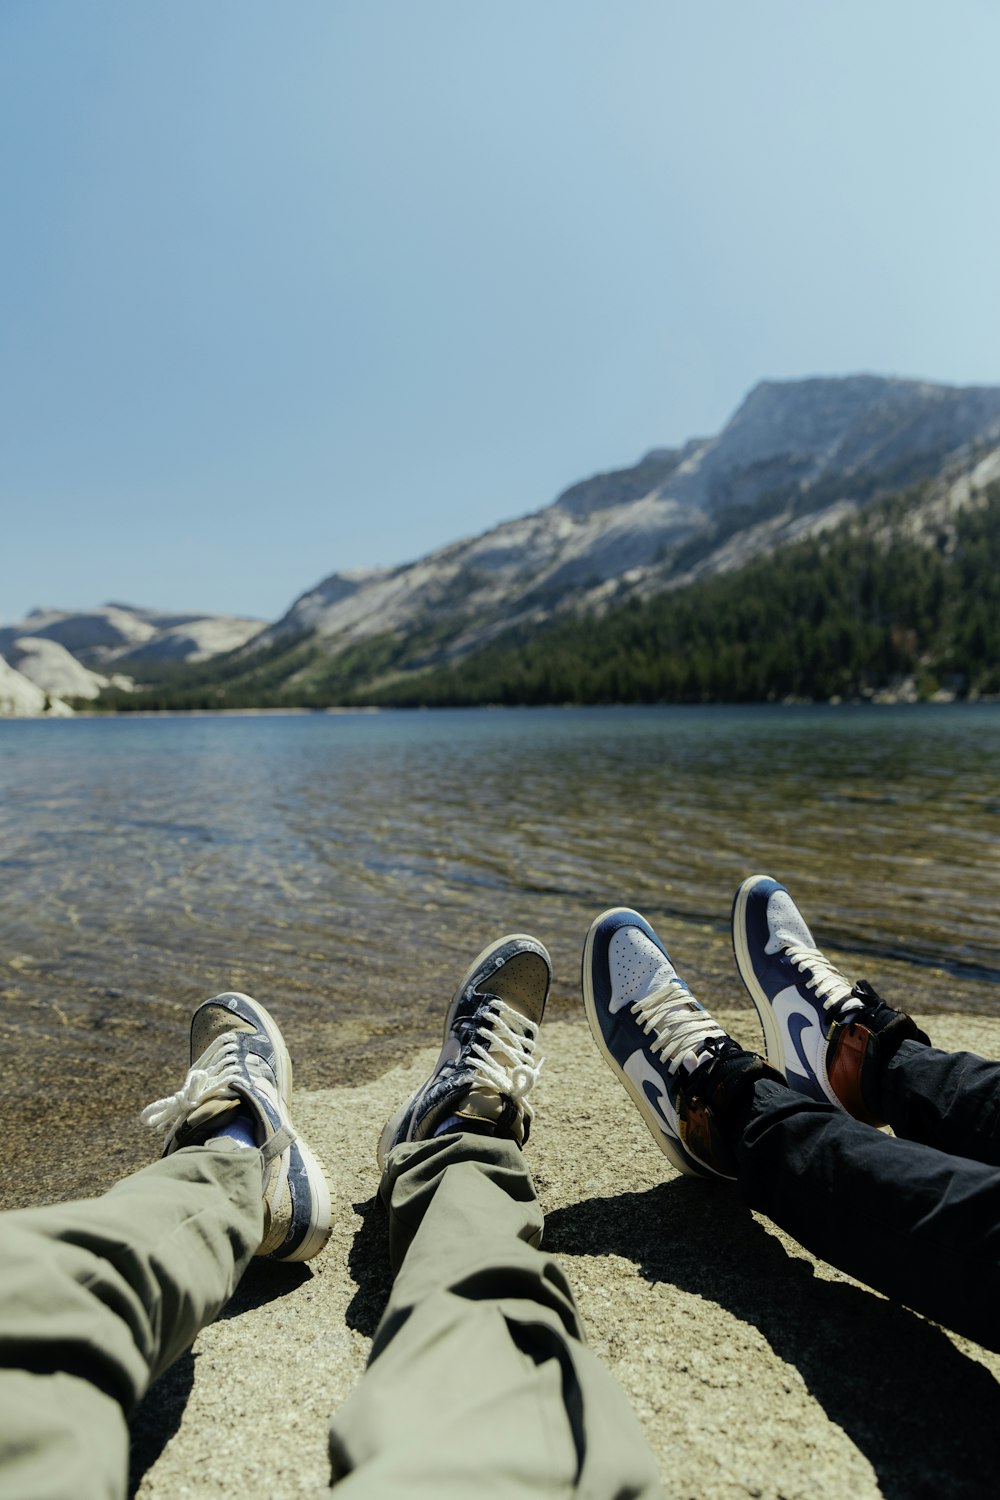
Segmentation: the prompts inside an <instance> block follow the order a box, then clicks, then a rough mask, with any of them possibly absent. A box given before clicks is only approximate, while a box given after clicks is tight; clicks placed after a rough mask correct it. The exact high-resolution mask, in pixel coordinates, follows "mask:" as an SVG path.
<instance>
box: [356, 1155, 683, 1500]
mask: <svg viewBox="0 0 1000 1500" xmlns="http://www.w3.org/2000/svg"><path fill="white" fill-rule="evenodd" d="M382 1196H383V1198H384V1200H385V1202H386V1204H387V1206H388V1209H389V1238H390V1253H391V1257H392V1261H393V1265H394V1267H395V1268H398V1274H397V1276H396V1282H395V1285H394V1287H393V1290H392V1295H391V1297H390V1299H389V1304H388V1306H387V1308H386V1311H385V1314H384V1316H383V1318H382V1321H381V1323H380V1325H379V1329H378V1332H377V1334H376V1336H375V1341H374V1344H373V1347H372V1354H371V1361H370V1363H369V1367H368V1370H367V1371H366V1373H365V1376H364V1378H363V1380H362V1381H361V1382H360V1384H359V1385H358V1387H357V1389H356V1390H355V1391H354V1392H353V1393H352V1394H351V1396H350V1397H349V1399H348V1400H347V1402H345V1404H344V1406H343V1407H342V1408H341V1409H340V1411H339V1412H338V1413H337V1414H336V1416H335V1417H334V1419H333V1422H332V1424H331V1429H330V1454H331V1464H332V1471H333V1478H334V1482H335V1483H337V1484H338V1496H343V1500H347V1497H348V1496H351V1497H361V1496H371V1497H372V1500H374V1497H376V1496H378V1497H384V1496H387V1495H396V1494H399V1495H404V1494H405V1495H406V1496H407V1500H449V1497H452V1496H454V1497H455V1500H468V1497H469V1496H475V1497H476V1500H486V1497H490V1496H498V1497H499V1496H503V1497H505V1500H517V1497H524V1500H528V1497H531V1500H539V1497H544V1496H569V1495H582V1496H587V1497H592V1500H608V1497H612V1496H614V1497H619V1500H626V1497H639V1496H644V1497H646V1496H658V1495H660V1494H661V1493H662V1492H661V1489H660V1484H659V1479H658V1477H657V1471H656V1464H655V1461H654V1459H653V1456H652V1453H651V1452H650V1450H649V1448H648V1446H647V1444H646V1441H645V1438H644V1437H643V1434H642V1431H641V1429H640V1427H639V1424H638V1422H637V1421H636V1418H635V1416H634V1414H633V1412H632V1410H631V1408H630V1407H629V1405H628V1402H627V1401H626V1399H625V1396H624V1394H623V1392H622V1391H621V1389H620V1388H619V1386H618V1385H617V1384H616V1382H615V1381H614V1380H613V1378H612V1377H611V1375H610V1373H609V1372H608V1371H607V1370H606V1369H605V1368H604V1366H603V1365H602V1364H601V1363H600V1362H599V1361H598V1360H597V1359H595V1357H594V1356H593V1355H592V1354H591V1353H590V1351H589V1350H588V1349H587V1348H586V1345H585V1342H584V1337H585V1336H584V1332H583V1328H582V1325H581V1323H580V1318H579V1314H578V1313H577V1310H576V1306H575V1304H574V1302H573V1296H572V1293H571V1291H570V1288H569V1285H568V1283H567V1281H566V1278H565V1276H564V1275H563V1272H562V1270H561V1268H560V1267H559V1265H558V1263H557V1262H556V1261H555V1260H554V1259H553V1258H552V1257H551V1256H548V1255H546V1254H544V1252H543V1251H541V1250H540V1249H539V1248H538V1245H539V1241H540V1239H541V1232H542V1215H541V1210H540V1209H539V1207H538V1203H537V1200H536V1198H535V1190H534V1185H533V1183H532V1181H531V1177H530V1174H529V1173H528V1170H527V1168H526V1167H525V1165H524V1162H523V1160H522V1158H521V1153H520V1152H519V1150H518V1149H517V1147H516V1146H515V1145H514V1144H513V1143H512V1142H510V1141H503V1140H495V1139H493V1138H491V1137H486V1136H478V1135H467V1134H463V1135H449V1136H442V1137H439V1138H437V1139H435V1140H431V1141H423V1142H419V1143H417V1144H413V1145H408V1146H401V1147H397V1148H396V1150H395V1151H393V1152H392V1153H391V1155H390V1158H389V1162H388V1164H387V1168H386V1174H385V1177H384V1179H383V1183H382Z"/></svg>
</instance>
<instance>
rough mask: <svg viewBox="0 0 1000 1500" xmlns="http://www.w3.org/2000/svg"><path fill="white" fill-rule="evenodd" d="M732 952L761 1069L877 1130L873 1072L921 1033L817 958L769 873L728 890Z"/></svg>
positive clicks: (922, 1038) (863, 984) (862, 984)
mask: <svg viewBox="0 0 1000 1500" xmlns="http://www.w3.org/2000/svg"><path fill="white" fill-rule="evenodd" d="M733 952H734V953H735V955H736V967H737V968H738V969H739V971H740V977H741V978H742V980H743V983H744V984H745V985H746V987H747V990H748V992H749V995H750V999H751V1000H752V1001H753V1003H754V1007H755V1009H756V1011H757V1014H758V1016H759V1017H760V1024H761V1027H762V1029H763V1032H764V1046H765V1049H766V1052H767V1058H768V1061H769V1062H770V1063H771V1064H773V1066H774V1067H775V1068H777V1069H778V1070H779V1072H781V1073H783V1074H784V1076H785V1080H786V1082H787V1084H788V1086H789V1088H792V1089H795V1090H796V1092H798V1093H800V1094H807V1095H808V1096H809V1098H811V1099H819V1100H828V1101H829V1102H830V1103H831V1104H837V1105H839V1106H840V1108H841V1109H843V1110H846V1111H847V1113H848V1114H850V1115H853V1116H854V1117H855V1119H858V1120H864V1121H865V1122H866V1123H867V1124H869V1125H883V1124H885V1121H884V1119H882V1118H880V1116H881V1113H882V1111H881V1109H880V1107H879V1104H878V1079H879V1075H880V1072H881V1068H882V1066H883V1065H884V1063H885V1062H886V1061H888V1059H889V1057H891V1056H892V1054H893V1052H894V1051H895V1049H896V1047H897V1046H898V1045H899V1043H900V1042H902V1041H906V1040H911V1041H919V1042H927V1041H928V1040H929V1038H928V1037H927V1036H926V1034H925V1033H924V1032H922V1031H920V1030H919V1028H918V1027H917V1025H916V1023H915V1022H914V1021H912V1020H911V1019H910V1017H909V1016H908V1015H905V1014H904V1013H903V1011H899V1010H893V1009H892V1007H891V1006H889V1005H886V1003H885V1001H884V1000H882V999H881V997H880V996H879V995H878V994H876V992H875V990H874V989H873V988H872V986H871V985H870V984H869V983H868V981H867V980H864V979H861V980H859V981H858V983H857V984H852V983H851V982H850V980H849V979H846V978H845V977H844V975H843V974H842V973H841V972H840V970H839V969H837V968H835V967H834V966H833V964H832V963H831V962H830V960H829V959H828V958H825V957H824V956H823V954H822V953H821V952H820V950H819V949H818V948H817V947H816V943H815V941H814V939H813V935H812V933H811V932H810V931H809V928H808V927H807V926H806V924H805V921H804V919H803V917H802V914H801V912H800V911H799V910H798V907H797V906H796V905H795V903H794V902H793V900H792V898H791V896H790V895H789V894H788V892H787V891H786V890H785V887H784V886H783V885H779V883H778V882H777V881H776V880H772V879H771V878H770V876H768V875H751V876H750V877H749V879H747V880H744V882H743V884H742V885H741V886H740V888H739V890H738V891H737V892H736V898H735V900H734V901H733Z"/></svg>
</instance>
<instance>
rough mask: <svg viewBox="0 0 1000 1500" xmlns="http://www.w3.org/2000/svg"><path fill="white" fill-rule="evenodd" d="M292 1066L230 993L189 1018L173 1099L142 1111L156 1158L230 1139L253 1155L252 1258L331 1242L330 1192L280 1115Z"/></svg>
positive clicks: (261, 1015)
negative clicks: (255, 1242) (157, 1136)
mask: <svg viewBox="0 0 1000 1500" xmlns="http://www.w3.org/2000/svg"><path fill="white" fill-rule="evenodd" d="M291 1093H292V1063H291V1059H290V1057H289V1056H288V1049H287V1047H286V1046H285V1042H284V1038H283V1037H282V1035H281V1032H280V1031H279V1030H278V1026H277V1023H276V1022H275V1020H274V1018H273V1017H272V1016H271V1015H269V1013H268V1012H267V1011H266V1010H265V1009H264V1007H263V1005H261V1004H260V1003H259V1002H258V1001H256V1000H252V999H251V998H250V996H249V995H241V994H238V993H236V992H230V993H227V994H223V995H216V996H215V998H214V999H213V1000H206V1001H205V1002H204V1004H203V1005H199V1007H198V1009H197V1010H196V1011H195V1013H194V1015H193V1017H192V1018H191V1067H190V1070H189V1072H188V1075H187V1077H186V1078H185V1080H184V1083H183V1085H182V1086H181V1088H180V1089H178V1091H177V1093H176V1094H170V1095H168V1096H167V1098H165V1099H157V1100H156V1101H155V1103H153V1104H149V1105H147V1106H146V1108H145V1109H144V1110H143V1111H142V1113H141V1115H140V1116H139V1118H140V1119H141V1121H142V1123H143V1124H144V1125H148V1126H149V1127H150V1128H151V1129H153V1130H159V1131H161V1132H162V1134H163V1138H164V1139H163V1155H164V1156H170V1155H171V1153H172V1152H174V1151H179V1150H181V1149H182V1147H185V1146H204V1145H209V1144H211V1142H212V1140H213V1139H215V1138H216V1137H219V1136H230V1137H231V1138H233V1139H236V1140H237V1141H240V1142H241V1143H242V1144H245V1145H246V1146H253V1147H256V1148H257V1149H258V1150H259V1152H260V1160H261V1168H262V1173H263V1176H262V1183H261V1197H262V1199H263V1203H264V1237H263V1239H262V1241H261V1244H260V1247H259V1248H258V1250H257V1252H256V1253H257V1254H258V1255H262V1256H267V1257H269V1258H270V1259H272V1260H283V1261H300V1260H309V1259H310V1258H311V1257H312V1256H314V1255H318V1254H319V1252H320V1251H321V1250H322V1248H323V1246H324V1245H325V1244H326V1242H327V1240H328V1239H329V1238H330V1228H331V1217H330V1190H329V1188H328V1186H327V1182H326V1178H325V1177H324V1175H323V1171H322V1168H321V1167H320V1165H319V1163H318V1162H317V1161H316V1158H315V1157H314V1156H313V1154H312V1152H311V1151H310V1150H309V1148H308V1146H307V1145H306V1143H305V1141H303V1140H302V1138H301V1136H299V1135H298V1134H297V1133H296V1131H295V1129H294V1127H293V1125H292V1121H291V1118H290V1116H289V1113H288V1105H289V1100H290V1099H291Z"/></svg>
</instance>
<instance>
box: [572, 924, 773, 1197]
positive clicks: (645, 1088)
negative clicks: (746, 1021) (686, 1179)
mask: <svg viewBox="0 0 1000 1500" xmlns="http://www.w3.org/2000/svg"><path fill="white" fill-rule="evenodd" d="M582 982H583V1002H584V1006H585V1007H586V1011H587V1019H588V1021H589V1022H590V1029H591V1031H592V1032H593V1034H594V1040H595V1041H596V1043H597V1046H598V1050H599V1051H600V1052H601V1053H603V1055H604V1059H605V1061H606V1062H607V1064H608V1066H609V1067H610V1068H611V1070H612V1072H614V1073H616V1074H617V1075H618V1078H619V1079H620V1081H621V1083H622V1084H623V1086H624V1088H625V1090H626V1092H627V1093H628V1094H629V1095H630V1096H631V1099H632V1102H633V1103H634V1104H635V1106H636V1108H637V1109H638V1111H639V1113H640V1114H641V1115H642V1118H643V1119H644V1120H645V1122H646V1124H647V1125H648V1127H649V1131H650V1134H651V1135H652V1137H653V1139H654V1141H655V1142H656V1144H657V1145H658V1146H659V1148H660V1150H661V1151H662V1152H663V1154H664V1156H666V1157H667V1158H668V1159H669V1160H670V1161H671V1162H672V1163H673V1165H674V1166H675V1167H677V1168H678V1170H679V1171H681V1172H687V1173H689V1174H690V1175H691V1176H695V1177H735V1176H736V1163H735V1158H734V1155H733V1150H732V1141H731V1139H730V1136H731V1131H730V1129H729V1128H728V1125H729V1122H730V1120H731V1118H732V1117H733V1114H734V1111H735V1110H736V1109H737V1108H738V1107H740V1105H741V1104H742V1103H743V1102H744V1101H748V1099H749V1094H750V1092H751V1087H752V1083H753V1081H754V1080H755V1079H756V1078H758V1077H761V1076H765V1075H767V1074H769V1073H770V1069H768V1068H767V1067H766V1065H765V1063H764V1062H763V1061H762V1059H761V1058H759V1057H756V1056H755V1055H754V1054H753V1053H752V1052H747V1051H745V1049H744V1048H742V1047H741V1046H740V1045H739V1043H738V1042H735V1041H733V1039H732V1037H730V1036H728V1035H727V1033H726V1032H725V1031H723V1029H722V1027H721V1026H719V1025H718V1023H717V1022H716V1021H714V1020H713V1019H712V1017H711V1016H710V1015H709V1013H708V1011H707V1010H706V1009H705V1007H704V1006H703V1005H701V1004H699V1002H698V1001H697V1000H696V999H695V998H694V996H693V995H692V993H691V991H690V990H689V989H688V987H687V985H686V984H685V983H684V981H683V979H681V978H680V976H679V975H678V973H677V970H676V969H675V968H674V966H673V964H672V963H671V961H670V957H669V955H668V953H667V950H666V949H665V948H664V946H663V944H662V943H661V942H660V940H659V938H658V937H657V935H656V933H655V932H654V931H653V929H652V927H651V926H650V925H649V923H648V922H647V921H646V919H645V917H642V916H640V915H639V913H638V912H637V911H632V910H630V909H629V908H628V907H624V906H619V907H612V908H611V909H610V910H609V911H606V912H602V913H601V915H600V916H599V917H597V918H596V920H595V921H594V922H593V924H592V925H591V928H590V931H589V932H588V934H587V941H586V944H585V945H584V950H583V979H582Z"/></svg>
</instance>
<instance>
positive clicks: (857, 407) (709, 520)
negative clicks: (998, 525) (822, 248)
mask: <svg viewBox="0 0 1000 1500" xmlns="http://www.w3.org/2000/svg"><path fill="white" fill-rule="evenodd" d="M998 454H1000V389H997V388H993V387H969V388H964V389H960V388H956V387H948V386H938V385H930V384H928V383H926V382H920V381H909V380H894V379H884V378H881V377H878V376H872V375H859V376H851V377H847V378H844V379H814V380H798V381H786V382H774V381H765V382H762V383H761V384H760V385H758V386H756V387H755V388H754V389H753V390H752V391H751V392H750V394H749V396H748V397H747V398H746V400H745V401H744V402H743V404H742V406H741V407H740V408H739V410H738V411H737V412H736V413H735V415H734V416H733V417H732V419H731V420H730V422H729V423H728V424H727V426H726V427H725V428H724V429H723V431H722V432H721V433H720V434H719V435H718V436H717V437H714V438H707V439H695V440H692V441H691V442H689V443H688V444H686V445H685V446H684V447H683V448H680V449H654V450H652V451H651V452H650V453H648V454H647V455H646V456H645V457H644V458H643V459H641V460H640V461H639V463H638V464H636V465H634V466H633V467H632V468H629V469H622V470H617V471H614V472H612V473H608V474H599V475H596V476H594V477H593V478H591V479H587V480H584V481H582V482H581V483H579V484H575V485H573V486H571V487H570V488H569V489H568V490H566V491H565V492H564V493H563V494H562V495H560V496H559V497H558V498H557V499H556V500H555V501H554V502H553V503H552V504H551V505H549V506H547V507H546V508H545V509H543V510H540V511H537V512H535V513H533V514H531V515H527V516H523V517H521V518H520V519H518V520H512V521H506V522H504V523H503V524H501V525H500V526H497V527H495V528H493V529H492V530H490V531H488V532H485V533H484V534H483V535H481V536H477V537H471V538H466V539H464V540H461V541H457V542H454V543H452V544H451V545H450V546H448V547H445V548H442V549H441V550H440V551H438V552H434V553H431V554H429V555H428V556H426V557H423V558H420V559H418V560H417V561H416V562H413V563H410V564H407V565H406V566H403V567H396V568H381V569H371V570H368V571H364V572H354V573H333V574H331V575H330V576H329V577H328V578H326V579H324V580H323V581H322V582H321V583H319V584H317V585H316V587H315V588H312V589H310V590H309V591H308V592H307V593H305V594H303V595H302V596H301V597H300V598H299V599H297V600H296V601H295V603H294V604H293V605H292V607H291V609H290V610H289V611H288V612H287V614H286V615H284V616H283V617H282V619H280V620H279V621H277V622H276V624H274V625H272V626H270V627H269V628H268V629H267V630H265V631H263V632H262V634H261V635H260V636H259V637H258V638H257V639H256V640H255V641H254V642H252V644H251V646H250V647H249V650H248V653H247V654H248V657H249V656H252V653H253V651H255V650H256V649H257V648H258V647H263V646H268V645H270V644H272V643H273V642H274V641H276V640H279V639H280V638H281V637H282V636H287V635H290V634H292V633H293V632H299V631H309V632H316V633H317V634H318V635H319V637H321V638H324V639H325V641H326V643H327V647H328V649H329V650H330V652H331V653H333V654H335V653H336V652H338V651H340V650H341V649H343V648H344V647H346V646H348V645H350V644H352V643H356V642H358V641H364V640H367V639H370V638H372V637H373V636H377V635H381V634H383V633H385V632H396V633H398V634H401V635H405V634H407V633H408V632H411V631H416V630H419V629H421V628H423V627H425V626H433V627H434V628H435V629H436V630H439V631H440V627H441V626H442V624H444V627H445V629H444V640H445V644H444V647H443V650H442V649H441V646H440V635H439V637H438V645H437V647H436V652H437V657H438V658H440V656H442V655H443V656H444V657H445V658H451V657H454V656H457V655H461V654H462V653H464V652H465V651H467V650H470V649H473V648H475V647H477V646H481V645H484V644H485V643H486V642H488V641H489V640H491V639H492V638H493V637H494V636H495V635H497V634H499V633H500V632H501V631H504V630H507V629H508V628H510V627H511V626H513V625H530V626H534V625H537V624H541V623H543V622H544V621H545V620H546V619H548V618H550V617H551V616H552V615H553V614H556V613H558V612H560V611H565V610H570V609H580V608H600V607H601V606H602V605H603V604H604V603H605V602H607V601H610V600H611V599H621V598H623V597H625V596H627V595H634V596H638V597H646V596H648V595H650V594H653V593H656V592H658V591H659V590H662V589H664V588H666V587H672V586H676V585H678V584H682V583H687V582H690V581H692V580H693V579H695V578H697V577H701V576H703V575H705V574H708V573H713V572H718V571H721V570H724V569H729V568H735V567H739V566H741V565H742V564H743V563H745V562H747V561H748V560H749V559H750V558H751V557H753V556H756V555H759V554H760V553H762V552H768V551H772V550H774V548H775V547H777V546H780V545H781V544H782V543H784V542H787V541H791V540H794V539H796V538H798V537H801V536H803V535H808V534H809V533H810V532H813V531H817V530H823V529H825V528H827V527H829V526H832V525H836V524H837V523H838V522H839V521H841V520H842V519H844V517H845V516H847V515H849V514H850V513H851V512H852V511H853V510H854V509H855V508H856V506H857V505H858V504H860V503H865V502H866V501H867V500H869V499H871V498H872V497H873V496H874V495H876V494H878V493H884V492H887V491H889V490H893V489H896V490H898V489H902V488H905V487H906V486H908V485H912V484H914V483H916V482H917V481H919V480H922V479H928V478H930V479H933V480H935V481H937V482H938V484H939V486H940V487H941V488H942V491H943V492H945V493H947V492H950V491H951V489H952V488H953V486H954V485H955V483H956V482H957V481H958V480H959V479H960V478H961V479H962V480H963V481H964V482H965V483H966V486H967V489H968V486H969V475H970V473H971V471H972V470H973V469H974V468H976V467H977V466H980V465H982V463H983V462H986V461H987V460H989V461H992V462H994V463H996V461H997V455H998ZM990 456H991V457H990ZM973 487H974V486H973ZM754 507H758V508H760V507H763V514H761V515H760V516H759V517H758V516H756V515H755V514H754ZM699 539H701V540H702V541H703V543H704V545H703V547H702V548H701V549H700V555H698V557H697V560H696V562H694V563H693V564H692V563H688V562H686V561H685V547H686V545H687V544H689V543H691V542H696V541H698V540H699ZM449 622H450V632H449V630H448V624H449Z"/></svg>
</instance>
